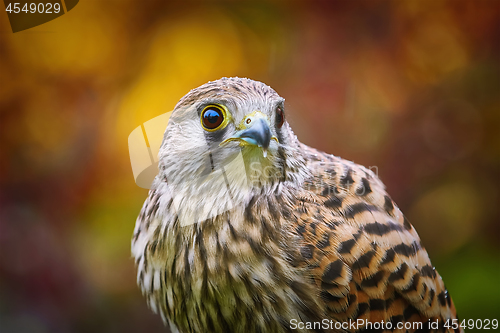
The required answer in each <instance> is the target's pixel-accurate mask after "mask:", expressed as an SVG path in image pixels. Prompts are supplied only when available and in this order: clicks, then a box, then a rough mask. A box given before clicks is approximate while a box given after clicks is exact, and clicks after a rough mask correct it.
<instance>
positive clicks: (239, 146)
mask: <svg viewBox="0 0 500 333" xmlns="http://www.w3.org/2000/svg"><path fill="white" fill-rule="evenodd" d="M283 103H284V100H283V99H282V98H281V97H280V96H279V95H278V94H276V92H275V91H274V90H273V89H271V88H270V87H268V86H267V85H265V84H263V83H260V82H256V81H252V80H249V79H240V78H223V79H220V80H217V81H213V82H209V83H207V84H205V85H202V86H201V87H199V88H196V89H194V90H192V91H190V92H189V93H188V94H187V95H186V96H184V97H183V98H182V99H181V100H180V101H179V103H178V104H177V106H176V107H175V110H174V112H173V114H172V116H171V118H170V121H169V125H168V127H167V130H166V133H165V137H164V141H163V143H162V147H161V150H160V156H159V159H160V164H159V169H160V172H159V174H158V176H157V177H156V179H155V181H154V184H153V188H152V189H151V191H150V193H149V197H148V198H147V200H146V202H145V203H144V206H143V208H142V211H141V213H140V215H139V218H138V220H137V224H136V228H135V231H134V236H133V240H132V252H133V255H134V257H135V260H136V264H137V266H138V283H139V285H140V287H141V289H142V292H143V294H144V295H145V296H146V298H147V300H148V304H149V305H150V307H151V308H152V309H153V311H155V312H157V313H159V314H160V315H161V316H162V318H163V320H164V321H165V323H167V324H169V325H170V327H171V328H172V331H174V332H176V331H179V332H288V331H293V332H308V331H318V332H321V331H328V330H327V329H321V328H320V329H315V330H307V329H302V330H301V329H295V330H294V329H292V327H291V326H292V325H291V322H292V321H293V320H297V321H300V322H320V321H321V320H323V319H328V320H332V323H335V322H340V323H342V322H345V321H348V320H349V319H353V320H355V319H367V320H369V321H370V322H380V321H382V320H383V321H384V322H387V321H392V322H393V323H394V328H395V325H396V323H397V322H400V321H401V322H414V321H422V322H424V323H426V322H427V321H428V319H431V320H433V321H434V320H438V321H439V322H440V325H441V328H440V329H439V330H438V331H440V332H444V331H446V330H445V329H444V328H443V326H442V325H443V324H444V322H445V321H446V320H447V319H452V318H456V313H455V308H454V305H453V302H452V301H451V298H450V296H449V295H448V292H447V290H446V288H445V286H444V283H443V281H442V279H441V277H440V276H439V274H438V273H437V272H436V270H435V269H434V267H433V266H432V264H431V263H430V260H429V257H428V255H427V252H426V251H425V249H424V248H423V246H422V244H421V243H420V239H419V237H418V235H417V233H416V231H415V229H414V228H413V227H412V226H411V224H410V223H409V222H408V221H407V220H406V219H405V218H404V216H403V214H402V213H401V211H400V210H399V208H398V207H397V206H396V204H395V203H394V202H393V201H392V199H391V198H390V197H389V195H388V194H387V193H386V191H385V189H384V185H383V184H382V183H381V181H380V180H379V179H378V178H377V176H376V175H375V174H373V172H372V171H370V170H368V169H366V168H364V167H362V166H360V165H357V164H354V163H352V162H349V161H346V160H343V159H341V158H339V157H335V156H333V155H328V154H325V153H323V152H320V151H317V150H315V149H313V148H310V147H308V146H306V145H304V144H302V143H300V142H299V141H298V140H297V138H296V137H295V135H294V134H293V132H292V130H291V128H290V126H289V125H288V123H287V122H286V121H285V122H284V124H283V125H282V126H281V127H280V118H279V114H277V113H279V112H280V111H281V110H283V108H284V105H283ZM212 104H213V105H216V106H217V105H222V106H223V107H224V108H226V109H227V112H228V113H229V115H228V117H230V120H229V121H228V122H227V125H226V126H225V127H224V128H221V129H219V130H217V131H213V132H212V131H207V130H205V129H204V128H203V126H204V125H203V124H200V114H201V112H205V111H202V110H205V109H206V108H207V105H212ZM257 111H258V114H257V115H256V113H255V112H257ZM250 115H252V116H250ZM255 115H256V116H255ZM254 116H255V117H254ZM252 117H253V118H252ZM249 118H251V119H250V120H248V119H249ZM214 119H215V118H214ZM246 124H249V125H246ZM257 126H262V128H265V129H262V128H260V127H259V130H260V132H259V133H264V131H268V129H267V127H266V126H268V128H269V129H270V136H273V137H275V140H270V141H269V137H270V136H269V137H268V138H266V139H265V141H266V144H269V148H268V149H267V150H266V153H267V155H266V154H264V153H263V148H267V147H265V145H264V146H262V147H260V146H259V145H256V144H253V143H255V142H257V143H260V142H261V140H264V139H262V137H259V138H258V140H257V141H255V140H254V139H252V138H251V139H248V138H247V137H245V138H244V139H241V137H244V135H242V134H241V133H247V134H248V132H249V130H250V129H252V128H253V130H254V132H255V131H256V129H257ZM235 133H239V134H235ZM252 135H256V134H252ZM238 136H241V137H238ZM247 136H248V135H247ZM229 138H233V139H230V140H229ZM234 138H236V139H234ZM252 140H253V141H252ZM223 141H224V143H223V144H222V145H221V143H222V142H223ZM243 141H245V142H243ZM254 141H255V142H254ZM248 142H252V144H248ZM278 142H279V143H278ZM240 153H241V155H238V154H240ZM235 156H236V157H237V156H242V159H243V162H244V167H243V168H241V167H239V168H238V167H234V166H233V164H231V163H230V162H229V161H235V160H236V159H235ZM219 171H220V172H219ZM217 172H219V173H217ZM330 327H331V326H330ZM331 331H343V330H342V329H340V330H336V329H333V330H331ZM347 331H352V329H351V328H348V329H347ZM395 331H398V330H395ZM399 331H400V332H404V331H405V330H399ZM409 331H413V330H409Z"/></svg>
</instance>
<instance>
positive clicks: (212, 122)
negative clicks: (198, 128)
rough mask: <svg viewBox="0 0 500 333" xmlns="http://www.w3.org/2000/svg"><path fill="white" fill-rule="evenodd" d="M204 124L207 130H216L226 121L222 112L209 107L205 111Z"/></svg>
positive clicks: (203, 115)
mask: <svg viewBox="0 0 500 333" xmlns="http://www.w3.org/2000/svg"><path fill="white" fill-rule="evenodd" d="M201 117H202V122H203V126H204V127H205V129H210V130H212V129H216V128H217V127H218V126H219V125H220V124H222V122H223V120H224V115H223V113H222V111H221V110H219V109H218V108H216V107H213V106H211V107H208V108H206V109H205V110H204V111H203V114H202V116H201Z"/></svg>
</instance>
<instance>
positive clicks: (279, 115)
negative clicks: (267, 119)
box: [276, 108, 285, 128]
mask: <svg viewBox="0 0 500 333" xmlns="http://www.w3.org/2000/svg"><path fill="white" fill-rule="evenodd" d="M284 122H285V118H284V117H283V110H281V108H278V109H277V110H276V126H277V127H278V128H280V127H281V126H283V123H284Z"/></svg>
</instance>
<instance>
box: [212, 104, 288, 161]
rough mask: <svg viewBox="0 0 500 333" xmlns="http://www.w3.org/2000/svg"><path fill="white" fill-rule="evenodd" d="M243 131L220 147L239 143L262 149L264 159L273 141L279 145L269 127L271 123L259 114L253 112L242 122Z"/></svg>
mask: <svg viewBox="0 0 500 333" xmlns="http://www.w3.org/2000/svg"><path fill="white" fill-rule="evenodd" d="M242 124H243V125H241V127H244V128H243V129H242V130H239V131H237V132H236V133H234V135H233V136H231V137H230V138H228V139H226V140H224V141H222V142H221V143H220V144H219V146H220V147H222V146H225V145H226V144H227V143H228V142H231V141H239V142H240V145H251V146H257V147H261V148H262V150H263V152H264V157H266V155H267V148H269V144H270V143H271V140H275V141H276V142H278V143H279V141H278V139H277V138H276V137H275V136H273V135H272V133H271V129H270V127H269V121H268V120H267V118H266V116H265V115H264V114H263V113H261V112H259V111H256V112H252V113H251V114H249V115H248V116H246V117H245V118H244V119H243V121H242Z"/></svg>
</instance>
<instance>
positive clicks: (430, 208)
mask: <svg viewBox="0 0 500 333" xmlns="http://www.w3.org/2000/svg"><path fill="white" fill-rule="evenodd" d="M499 41H500V3H499V2H495V1H487V0H480V1H363V2H360V1H357V2H347V1H334V2H301V1H294V2H283V1H271V2H264V1H261V2H245V3H240V2H238V3H236V2H235V3H233V2H229V1H228V2H221V3H205V2H204V3H198V2H182V3H181V2H180V1H176V2H167V1H160V0H149V1H141V2H138V1H129V0H121V1H81V2H80V3H79V4H78V5H77V6H76V7H75V8H74V9H73V10H72V11H71V12H69V13H67V14H65V15H63V16H62V17H60V18H58V19H56V20H54V21H51V22H48V23H46V24H43V25H41V26H38V27H36V28H33V29H29V30H26V31H23V32H19V33H15V34H13V33H12V32H11V29H10V26H9V21H8V20H7V15H6V14H5V13H0V186H1V187H0V331H1V332H16V333H17V332H165V331H166V330H165V329H164V328H163V326H162V324H161V320H160V317H159V316H156V315H153V314H152V313H151V311H150V310H149V309H148V308H147V306H146V302H145V301H144V300H143V299H142V297H141V295H140V292H139V290H138V288H137V287H136V284H135V268H134V263H133V260H132V259H131V255H130V239H131V235H132V231H133V228H134V224H135V219H136V217H137V215H138V213H139V210H140V208H141V206H142V203H143V201H144V200H145V198H146V196H147V190H144V189H141V188H139V187H138V186H137V185H136V184H135V183H134V179H133V176H132V170H131V166H130V160H129V156H128V147H127V138H128V135H129V134H130V132H131V131H132V130H133V129H134V128H135V127H137V126H139V125H140V124H142V123H143V122H145V121H147V120H149V119H151V118H153V117H155V116H157V115H160V114H162V113H165V112H167V111H170V110H172V109H173V107H174V105H175V104H176V102H177V101H178V100H179V99H180V98H181V97H182V96H183V95H184V94H186V93H187V92H188V91H189V90H190V89H192V88H194V87H197V86H199V85H201V84H203V83H205V82H207V81H209V80H214V79H218V78H220V77H222V76H242V77H250V78H252V79H255V80H260V81H263V82H265V83H267V84H269V85H270V86H272V87H273V88H274V89H275V90H276V91H277V92H278V93H279V94H280V95H281V96H283V97H285V98H286V108H287V109H286V112H287V118H288V121H289V122H290V123H291V124H292V127H293V129H294V130H295V132H296V134H297V135H298V137H299V139H300V140H301V141H302V142H305V143H307V144H309V145H311V146H314V147H316V148H319V149H322V150H324V151H327V152H329V153H333V154H335V155H338V156H342V157H344V158H346V159H349V160H353V161H355V162H357V163H361V164H363V165H365V166H369V167H371V168H372V169H374V168H375V169H376V170H378V174H379V176H380V178H381V179H382V181H384V182H385V184H386V185H387V188H388V191H389V193H390V194H391V195H392V197H393V199H394V200H395V201H396V202H397V203H398V204H399V206H400V207H401V209H402V211H403V212H404V213H405V214H406V215H407V217H408V219H409V220H410V221H411V222H412V223H413V224H414V226H415V227H416V229H417V230H418V232H419V234H420V236H421V238H422V240H423V243H424V245H425V246H426V248H427V249H428V252H429V254H430V257H431V258H432V260H433V264H434V265H435V266H436V267H437V269H438V271H439V272H440V273H441V275H442V276H443V279H444V281H445V282H446V285H447V287H448V289H449V291H450V293H451V295H452V297H453V300H454V301H455V304H456V307H457V309H458V315H459V317H460V318H461V319H470V318H472V319H479V318H483V319H484V318H489V319H493V318H497V319H500V318H499V315H500V286H499V283H498V281H499V278H500V245H499V240H500V205H499V202H500V200H499V196H500V187H499V178H500V174H499V173H500V172H499V170H500V131H499V130H500V97H499V95H500V69H499V68H500V66H499V59H500V52H499V51H500V50H499V49H500V42H499Z"/></svg>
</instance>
